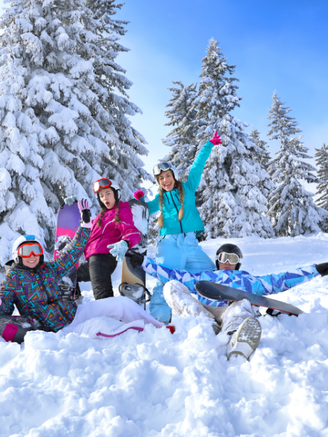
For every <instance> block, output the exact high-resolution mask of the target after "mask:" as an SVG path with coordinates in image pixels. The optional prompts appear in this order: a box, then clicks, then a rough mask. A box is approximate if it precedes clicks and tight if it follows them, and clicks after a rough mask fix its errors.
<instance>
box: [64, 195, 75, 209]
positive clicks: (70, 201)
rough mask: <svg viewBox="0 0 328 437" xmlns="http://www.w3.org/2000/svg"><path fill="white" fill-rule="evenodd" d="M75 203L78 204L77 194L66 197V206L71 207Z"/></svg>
mask: <svg viewBox="0 0 328 437" xmlns="http://www.w3.org/2000/svg"><path fill="white" fill-rule="evenodd" d="M74 202H77V198H76V194H73V196H69V197H65V199H64V203H65V205H68V206H71V205H73V203H74Z"/></svg>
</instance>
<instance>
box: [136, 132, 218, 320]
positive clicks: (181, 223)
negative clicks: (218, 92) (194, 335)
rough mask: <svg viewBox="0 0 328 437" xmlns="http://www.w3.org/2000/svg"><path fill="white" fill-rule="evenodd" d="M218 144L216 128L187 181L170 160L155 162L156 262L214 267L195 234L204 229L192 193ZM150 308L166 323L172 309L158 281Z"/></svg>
mask: <svg viewBox="0 0 328 437" xmlns="http://www.w3.org/2000/svg"><path fill="white" fill-rule="evenodd" d="M218 144H221V139H220V136H219V135H218V134H217V132H215V134H214V136H213V138H212V139H211V140H209V141H207V143H206V144H205V145H204V146H203V147H202V149H201V150H200V152H199V154H198V155H197V157H196V159H195V161H194V163H193V165H192V167H191V169H190V173H189V176H188V180H187V181H186V182H180V181H179V180H178V174H177V171H176V169H175V168H174V166H173V165H172V164H171V163H168V162H162V163H160V164H157V165H155V167H154V170H153V173H154V177H155V179H156V182H157V185H159V193H158V194H157V195H156V197H155V198H154V199H153V200H152V201H150V202H148V206H149V212H150V214H155V213H157V212H160V216H159V219H158V226H159V228H160V236H161V238H160V240H159V242H158V244H157V251H156V262H157V263H158V264H165V265H167V266H169V267H172V268H175V269H179V270H186V271H189V272H191V273H196V272H199V271H202V270H215V265H214V263H213V261H212V260H211V259H210V258H209V257H208V256H207V255H206V253H205V252H203V250H202V248H201V247H200V245H199V244H198V240H197V238H196V236H198V235H199V234H201V233H202V232H203V231H204V224H203V221H202V219H201V218H200V215H199V212H198V210H197V208H196V199H195V193H196V190H197V188H198V186H199V183H200V180H201V176H202V173H203V170H204V167H205V164H206V161H207V159H208V157H209V156H210V154H211V151H212V148H213V146H214V145H218ZM134 196H135V197H136V198H137V199H138V200H143V196H144V193H143V192H142V191H140V190H139V191H137V192H136V193H135V194H134ZM149 308H150V313H151V315H152V316H153V317H155V319H157V320H160V321H161V322H164V323H166V324H167V323H169V322H170V320H171V309H170V307H169V306H168V305H167V303H166V301H165V299H164V296H163V284H162V283H161V282H157V284H156V286H155V287H154V289H153V295H152V298H151V302H150V306H149Z"/></svg>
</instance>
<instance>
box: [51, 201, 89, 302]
mask: <svg viewBox="0 0 328 437" xmlns="http://www.w3.org/2000/svg"><path fill="white" fill-rule="evenodd" d="M80 219H81V215H80V211H79V208H78V205H77V202H74V203H73V205H70V206H69V205H63V206H62V207H61V208H60V210H59V211H58V215H57V229H56V241H55V253H54V259H56V258H58V256H59V254H60V253H61V252H62V251H63V250H65V248H66V246H67V245H68V244H69V243H70V242H71V241H72V240H73V238H74V235H75V233H76V231H77V229H78V227H79V226H80ZM77 269H78V263H77V264H76V265H75V267H73V268H72V269H71V271H70V272H69V273H68V275H67V276H64V278H63V279H62V280H61V281H60V283H59V289H60V290H61V292H62V295H63V297H64V298H66V299H71V300H77V299H79V302H77V303H81V302H80V301H82V296H81V292H80V290H79V287H78V284H77Z"/></svg>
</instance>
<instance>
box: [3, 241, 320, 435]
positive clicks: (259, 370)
mask: <svg viewBox="0 0 328 437" xmlns="http://www.w3.org/2000/svg"><path fill="white" fill-rule="evenodd" d="M221 242H222V241H221V240H214V241H210V242H206V243H204V244H203V247H204V249H205V250H206V252H207V253H208V254H209V255H210V256H213V255H214V253H215V250H216V248H217V247H218V246H219V245H220V244H221ZM235 242H237V244H239V245H240V247H241V248H242V250H243V252H244V255H245V261H244V263H243V268H244V269H245V270H248V271H250V272H252V273H254V274H259V275H260V274H265V273H273V272H274V273H278V272H280V271H285V270H287V269H288V268H293V267H299V266H305V265H308V264H312V263H318V262H324V261H328V234H318V235H316V236H312V237H308V238H305V237H298V238H280V239H272V240H262V239H260V238H245V239H242V240H235ZM151 252H153V249H151ZM115 279H116V281H115V284H116V285H117V284H118V282H119V274H118V272H117V274H116V275H115ZM149 284H150V285H152V284H153V281H152V279H150V280H149ZM87 286H88V284H86V289H87ZM327 290H328V277H327V278H317V279H314V280H313V281H312V282H309V283H307V284H305V285H301V286H298V287H295V288H294V289H293V290H291V291H289V292H285V293H282V294H280V295H278V296H279V298H280V299H281V300H284V301H286V302H290V303H293V304H294V305H297V306H299V307H300V308H301V309H302V310H303V311H305V312H306V314H302V315H301V316H299V317H298V318H297V317H289V316H287V315H280V316H279V317H278V318H274V317H273V318H272V317H270V316H264V317H261V318H260V322H261V325H262V329H263V334H262V339H261V342H260V345H259V347H258V349H257V350H256V351H255V353H254V354H253V356H252V357H251V359H250V361H249V362H244V361H243V360H242V359H241V358H239V359H238V360H235V361H233V362H229V361H227V360H226V357H225V342H226V337H225V336H224V335H222V334H221V335H218V336H215V335H214V332H213V331H212V328H211V327H210V326H209V324H208V323H207V321H206V320H204V319H191V318H189V319H181V318H178V317H175V318H174V324H175V325H176V328H177V330H176V333H175V334H174V335H171V334H170V333H169V331H168V330H167V329H155V328H154V327H152V326H146V329H145V331H144V332H141V333H139V334H138V333H136V332H132V331H128V332H126V333H125V334H123V335H121V336H120V337H117V338H113V339H108V340H92V339H90V338H88V337H83V336H78V335H75V334H69V335H67V336H66V337H65V336H63V334H61V333H58V334H52V333H44V332H34V333H29V334H28V335H27V338H26V341H25V347H24V348H23V349H21V348H20V346H19V345H17V344H9V343H4V342H0V393H1V395H0V436H5V437H8V436H12V437H14V436H15V437H23V436H24V437H25V436H29V437H63V436H78V437H84V436H86V437H95V436H99V437H103V436H113V437H130V436H131V437H159V436H161V437H164V436H165V437H168V436H170V437H180V436H188V437H193V436H195V437H196V436H197V437H203V436H204V437H205V436H206V437H214V436H229V437H230V436H298V437H300V436H307V437H308V436H311V437H312V436H328V358H327V357H328V323H327V322H328V317H327V316H328V312H327V309H328V293H327ZM84 294H85V300H90V299H92V293H91V292H90V291H85V292H84ZM278 296H276V297H278Z"/></svg>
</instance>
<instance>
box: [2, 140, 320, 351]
mask: <svg viewBox="0 0 328 437" xmlns="http://www.w3.org/2000/svg"><path fill="white" fill-rule="evenodd" d="M219 144H221V140H220V136H219V135H217V132H215V134H214V136H213V138H211V139H210V140H209V141H207V142H206V144H205V145H204V146H203V147H202V149H201V150H200V152H199V154H198V156H197V157H196V159H195V161H194V163H193V165H192V167H191V170H190V173H189V176H188V180H187V181H186V182H181V181H179V178H178V174H177V171H176V169H175V168H174V166H173V165H172V164H171V163H170V162H162V163H160V164H157V165H155V167H154V170H153V173H154V177H155V179H156V182H157V185H158V187H159V193H158V194H157V195H156V197H155V198H154V199H153V200H152V201H150V202H148V207H149V212H150V214H155V213H157V212H160V216H159V220H158V226H159V228H160V238H159V242H158V244H157V252H156V261H154V260H152V259H150V258H148V257H147V256H145V257H144V256H142V255H140V254H138V253H136V252H134V251H133V247H134V246H135V245H136V244H138V243H139V241H140V238H141V235H140V231H139V230H138V229H137V228H136V226H135V224H134V222H133V215H132V212H131V209H130V206H129V203H128V202H122V201H121V200H120V187H119V186H118V185H117V183H116V182H115V181H113V180H111V179H108V178H101V179H99V180H97V181H96V182H95V183H94V185H93V191H94V193H95V195H96V196H97V199H98V201H99V204H100V207H101V211H100V213H99V214H98V216H97V217H96V218H95V219H94V220H93V221H92V220H91V218H90V216H91V214H90V210H89V204H88V201H87V200H85V199H82V200H80V201H79V202H78V207H79V210H80V213H81V226H80V227H79V229H78V230H77V232H76V235H75V237H74V239H73V240H72V242H71V243H70V245H69V246H68V248H67V250H65V251H63V252H62V253H61V254H60V256H59V257H58V258H57V259H55V260H54V261H51V262H45V261H44V255H43V248H42V245H41V244H40V242H39V241H38V240H37V238H35V236H34V235H24V236H21V237H19V238H18V239H17V240H16V241H15V242H14V245H13V260H11V261H10V262H9V263H7V264H8V266H7V272H6V274H5V276H4V278H3V280H2V282H1V286H0V335H1V336H2V338H3V339H4V340H6V341H15V342H18V343H21V342H23V341H24V337H25V335H26V333H27V332H28V331H31V330H43V331H51V332H57V331H59V330H62V331H63V332H64V333H69V332H77V333H79V332H80V331H79V326H81V324H83V323H84V322H86V321H88V320H91V319H93V318H97V317H103V316H105V317H108V318H110V319H111V320H112V321H113V324H112V325H111V329H110V332H107V333H101V332H99V333H97V335H98V336H105V337H112V336H115V335H118V334H121V333H122V332H125V331H126V330H127V329H135V330H138V331H140V330H142V329H143V327H144V324H145V323H150V324H152V325H154V326H155V327H157V328H162V327H168V328H170V330H171V332H173V331H174V329H173V327H172V326H171V325H170V322H171V317H172V309H173V310H174V312H175V313H177V314H178V315H180V316H200V315H203V316H205V317H207V318H208V319H210V323H211V324H212V326H213V329H214V331H215V333H216V334H218V333H219V332H221V333H225V334H227V357H228V359H229V358H230V357H232V356H240V355H242V356H243V357H245V358H246V359H247V358H248V357H249V356H250V354H251V353H252V352H253V351H254V349H255V348H256V346H257V344H258V343H259V341H260V337H261V325H260V323H259V321H258V312H257V311H256V310H254V307H253V306H252V305H251V304H250V303H249V301H248V300H246V299H244V300H242V301H237V302H234V303H232V304H228V303H227V302H226V301H219V300H218V301H211V300H206V299H204V298H202V297H201V296H200V295H198V293H197V291H196V289H195V284H196V283H197V282H198V281H200V280H202V279H206V280H208V281H212V282H216V283H221V284H222V283H223V284H224V285H228V286H230V287H234V288H239V289H242V290H244V291H247V292H251V293H255V294H258V295H266V294H272V293H278V292H281V291H284V290H287V289H289V288H291V287H294V286H295V285H297V284H300V283H302V282H305V281H309V280H311V279H312V278H314V277H316V276H318V275H322V276H324V275H327V274H328V263H325V264H318V265H312V266H308V267H305V268H302V269H295V270H294V271H292V272H284V273H281V274H277V275H266V276H253V275H251V274H250V273H248V272H245V271H242V270H240V267H241V263H242V259H243V255H242V252H241V250H240V249H239V248H238V247H237V246H236V245H234V244H229V243H228V244H224V245H222V246H221V247H220V248H219V249H218V250H217V252H216V260H215V263H214V262H213V260H211V259H210V258H209V256H208V255H207V254H206V253H205V252H204V251H203V250H202V248H201V246H200V245H199V243H198V240H197V236H198V235H199V234H201V233H202V232H203V231H204V225H203V222H202V220H201V218H200V215H199V213H198V210H197V208H196V203H195V192H196V190H197V188H198V185H199V183H200V180H201V175H202V172H203V169H204V166H205V163H206V161H207V159H208V157H209V156H210V153H211V150H212V148H213V147H214V146H217V145H219ZM134 196H135V198H136V199H138V200H139V201H143V200H144V193H143V192H142V191H140V190H138V191H137V192H136V193H135V195H134ZM83 253H84V256H85V260H86V262H87V263H84V264H82V265H81V266H80V268H79V270H78V279H79V280H80V281H91V285H92V290H93V293H94V297H95V300H93V301H90V302H88V303H83V304H81V305H77V304H76V302H75V301H74V300H68V299H65V298H64V297H63V295H62V294H61V293H60V290H59V285H58V284H59V281H60V280H61V279H62V278H63V277H64V276H65V275H67V273H68V272H69V271H70V270H71V269H72V267H73V266H74V265H75V264H76V263H77V262H78V260H79V258H80V257H81V255H82V254H83ZM125 256H127V257H129V258H130V262H131V264H132V265H133V266H134V267H137V266H140V267H142V268H143V269H144V270H145V271H146V272H147V273H148V274H150V275H152V276H154V277H155V278H156V279H157V280H158V281H157V283H156V286H155V287H154V289H153V293H152V297H151V301H150V304H149V312H147V311H146V310H144V309H143V308H142V307H141V306H140V305H138V304H137V303H136V302H134V301H133V300H131V299H129V298H127V297H124V296H116V297H114V292H113V287H112V280H111V275H112V274H113V272H114V270H115V268H116V266H117V263H118V262H119V261H123V259H124V257H125ZM15 307H16V308H17V310H18V312H19V315H18V316H13V313H14V311H15Z"/></svg>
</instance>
